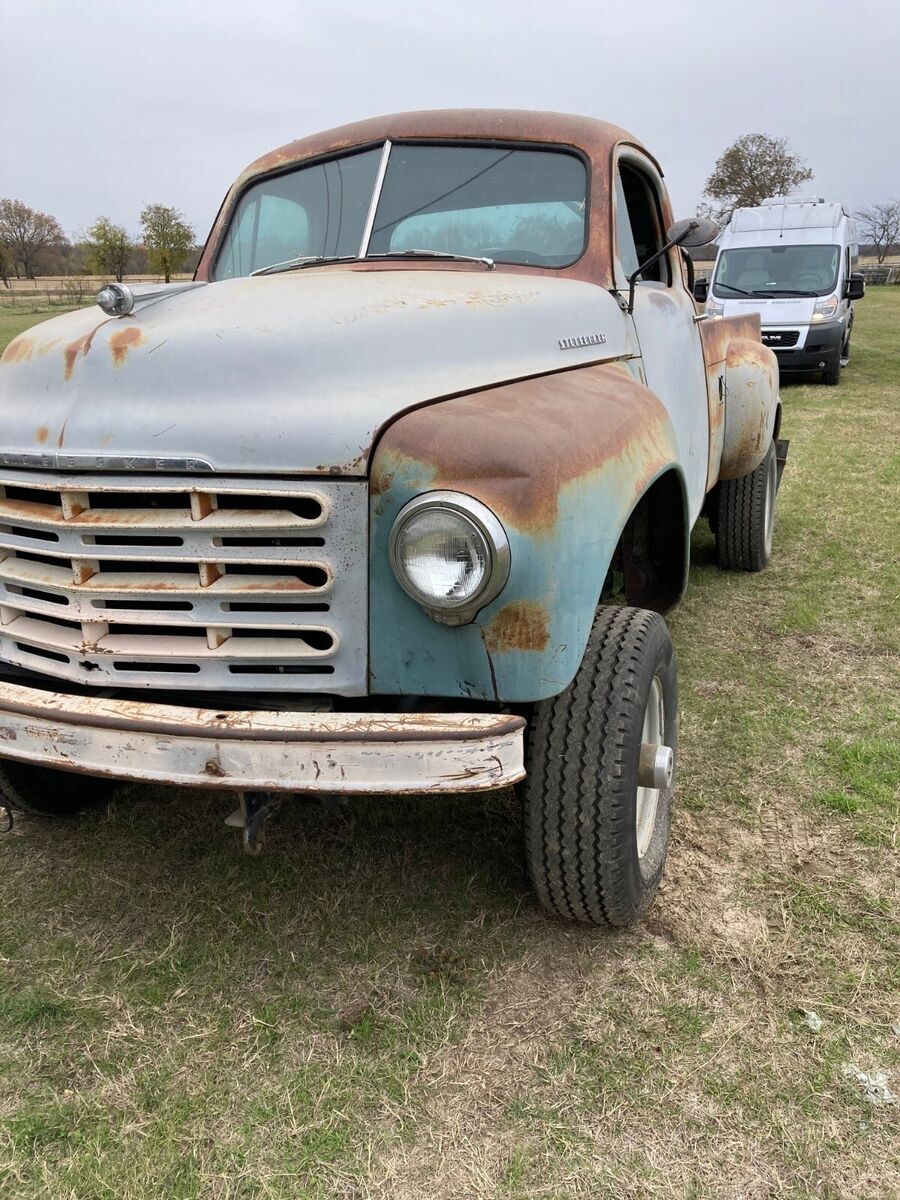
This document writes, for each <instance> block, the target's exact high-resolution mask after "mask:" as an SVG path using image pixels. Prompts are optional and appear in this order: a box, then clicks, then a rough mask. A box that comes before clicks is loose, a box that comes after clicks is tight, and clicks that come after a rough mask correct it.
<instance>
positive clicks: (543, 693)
mask: <svg viewBox="0 0 900 1200" xmlns="http://www.w3.org/2000/svg"><path fill="white" fill-rule="evenodd" d="M653 453H657V454H658V451H651V452H642V451H641V448H640V447H639V446H635V447H631V448H630V452H629V453H628V454H624V455H620V456H618V457H617V458H614V459H610V460H609V461H607V462H606V463H604V464H603V465H602V466H601V467H599V468H598V469H596V470H593V471H590V472H587V473H586V474H585V475H583V476H580V477H578V478H576V479H574V480H572V481H570V482H568V483H566V484H564V485H563V487H562V489H561V491H560V493H559V496H558V509H557V516H556V521H555V524H554V526H553V527H552V528H551V529H550V530H549V531H543V530H542V531H540V533H539V534H534V533H532V532H526V531H522V530H519V529H517V528H515V526H513V525H512V524H511V523H510V521H509V520H506V521H504V527H505V528H506V531H507V535H508V537H509V542H510V549H511V567H510V576H509V581H508V583H507V585H506V587H505V588H504V590H503V592H502V593H501V594H500V595H499V596H498V597H497V598H496V599H495V600H494V601H493V602H492V603H491V604H490V605H488V606H487V607H486V608H485V609H483V610H482V612H481V613H479V615H478V617H477V619H476V621H475V622H474V623H473V624H470V625H465V626H462V627H452V626H445V625H441V624H439V623H438V622H436V621H434V620H433V619H432V618H431V617H429V616H428V615H427V614H426V613H425V612H423V610H422V609H421V608H420V607H419V606H418V605H417V604H416V603H415V601H413V600H411V599H410V598H409V597H408V596H407V595H406V594H405V592H403V591H402V589H401V588H400V587H399V585H398V584H397V582H396V580H395V578H394V576H393V573H392V571H391V569H390V565H389V560H388V539H389V536H390V531H391V526H392V524H393V522H394V519H395V518H396V516H397V513H398V512H399V511H400V509H401V508H402V507H403V506H404V504H406V503H407V502H408V501H409V500H411V499H413V497H415V496H417V495H420V494H421V493H422V492H426V491H430V490H432V489H433V488H435V487H436V486H441V487H444V486H447V482H446V481H445V480H440V481H439V480H438V477H437V472H436V471H435V469H434V468H433V467H431V466H428V465H425V464H423V463H419V462H416V461H414V460H411V459H407V458H399V457H395V456H392V455H390V453H389V452H388V451H385V450H382V449H379V450H377V451H376V454H375V458H374V460H373V472H372V478H373V479H374V480H376V481H381V482H382V483H383V484H385V485H387V486H386V490H384V491H383V492H382V493H381V494H377V488H376V489H375V490H373V494H372V497H371V499H370V560H369V561H370V588H369V596H370V624H369V629H370V639H369V669H370V690H371V691H372V692H373V693H379V694H388V695H392V694H397V695H432V696H459V697H465V698H471V699H482V700H494V699H499V700H506V701H530V700H540V699H544V698H546V697H548V696H553V695H557V694H558V693H559V692H561V691H562V690H563V689H564V688H565V687H566V686H567V685H568V684H569V683H570V682H571V680H572V678H573V677H574V675H575V672H576V670H577V669H578V665H579V663H580V662H581V659H582V656H583V654H584V648H585V645H586V643H587V638H588V634H589V632H590V628H591V624H592V622H593V617H594V612H595V609H596V607H597V604H598V601H599V599H600V594H601V591H602V588H603V583H604V580H605V578H606V575H607V572H608V569H609V564H610V560H611V558H612V555H613V552H614V550H615V547H616V545H617V543H618V540H619V537H620V535H621V531H622V529H623V527H624V525H625V522H626V521H627V519H628V516H629V515H630V513H631V512H632V510H633V508H634V506H635V504H636V503H637V501H638V500H639V498H640V495H641V494H642V493H643V491H644V490H646V487H649V486H650V485H651V483H652V482H653V480H654V478H656V477H658V475H659V474H660V473H662V471H663V470H665V469H667V468H668V467H669V465H670V463H674V462H675V461H676V460H677V458H676V453H675V446H674V435H672V437H671V459H670V463H666V464H665V465H664V466H661V467H659V468H658V469H657V470H655V471H654V469H653V461H652V459H651V458H650V455H651V454H653ZM642 466H643V467H644V468H645V469H644V470H643V471H642V469H641V468H642ZM642 480H645V481H646V483H645V484H643V483H642V482H641V481H642ZM458 490H461V491H466V490H467V488H466V487H465V486H463V485H462V484H460V485H459V486H458ZM468 492H469V494H471V495H473V496H475V497H476V498H481V497H479V491H478V486H477V480H472V481H471V487H470V488H468ZM512 606H522V607H523V609H525V608H527V611H529V612H534V613H537V614H540V615H541V616H542V617H543V618H544V623H545V632H544V633H543V634H542V636H541V637H540V638H538V639H536V641H537V645H536V648H518V647H516V646H505V647H503V648H501V649H497V648H496V645H495V646H494V648H493V650H490V647H491V646H492V643H496V641H497V640H498V639H497V638H496V633H497V630H498V629H500V628H502V626H503V615H504V613H506V614H509V613H510V612H515V611H516V610H515V608H513V607H512ZM492 622H493V624H492ZM499 640H500V642H501V643H502V642H503V641H504V640H505V639H503V638H501V639H499Z"/></svg>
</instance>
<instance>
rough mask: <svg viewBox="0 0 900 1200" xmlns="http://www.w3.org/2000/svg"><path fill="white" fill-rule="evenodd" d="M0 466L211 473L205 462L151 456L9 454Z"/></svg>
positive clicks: (1, 456) (1, 457)
mask: <svg viewBox="0 0 900 1200" xmlns="http://www.w3.org/2000/svg"><path fill="white" fill-rule="evenodd" d="M0 466H3V467H44V468H49V469H50V470H51V471H212V470H213V467H212V464H211V463H208V462H206V461H205V460H204V459H202V458H161V457H159V456H158V455H155V454H154V455H151V454H10V453H8V452H6V451H2V452H0Z"/></svg>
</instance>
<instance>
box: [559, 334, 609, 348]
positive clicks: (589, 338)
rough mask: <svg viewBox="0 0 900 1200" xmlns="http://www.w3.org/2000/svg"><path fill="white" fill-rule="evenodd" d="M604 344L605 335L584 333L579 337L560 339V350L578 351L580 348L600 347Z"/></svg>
mask: <svg viewBox="0 0 900 1200" xmlns="http://www.w3.org/2000/svg"><path fill="white" fill-rule="evenodd" d="M605 342H606V334H605V333H585V334H582V335H581V337H571V338H560V339H559V348H560V350H580V349H581V347H582V346H602V345H603V344H604V343H605Z"/></svg>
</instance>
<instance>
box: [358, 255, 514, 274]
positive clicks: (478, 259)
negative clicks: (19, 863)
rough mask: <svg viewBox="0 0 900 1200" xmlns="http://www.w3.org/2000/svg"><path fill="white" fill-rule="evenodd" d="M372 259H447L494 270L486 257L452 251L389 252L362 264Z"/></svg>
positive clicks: (374, 256)
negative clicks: (476, 264)
mask: <svg viewBox="0 0 900 1200" xmlns="http://www.w3.org/2000/svg"><path fill="white" fill-rule="evenodd" d="M370 258H446V259H449V260H450V261H451V262H472V263H481V264H482V266H485V267H487V269H488V270H489V271H493V269H494V260H493V259H492V258H488V257H487V256H486V255H479V254H453V253H452V251H450V250H387V251H385V252H384V253H383V254H367V255H366V257H365V258H362V259H360V262H366V260H367V259H370Z"/></svg>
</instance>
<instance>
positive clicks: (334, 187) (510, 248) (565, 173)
mask: <svg viewBox="0 0 900 1200" xmlns="http://www.w3.org/2000/svg"><path fill="white" fill-rule="evenodd" d="M381 158H382V147H381V146H378V147H376V148H374V149H371V150H366V151H363V152H361V153H356V154H347V155H343V156H342V157H340V158H334V159H330V160H329V161H327V162H324V163H316V164H314V165H312V166H307V167H300V168H298V169H297V170H295V171H290V172H287V173H285V174H284V175H278V176H275V177H274V178H270V179H264V180H261V181H260V182H259V183H257V184H254V185H253V186H252V187H251V188H249V189H248V190H247V191H246V192H245V193H244V194H243V196H242V197H241V199H240V201H239V202H238V205H237V207H236V209H235V212H234V215H233V216H232V219H231V223H230V225H229V227H228V232H227V233H226V235H225V238H224V239H223V242H222V248H221V250H220V251H219V254H218V257H217V259H216V265H215V268H214V270H213V278H215V279H232V278H235V277H237V276H241V275H249V274H250V273H251V271H258V270H260V269H261V268H263V267H267V266H271V265H272V264H274V263H283V262H286V261H289V260H292V259H302V258H313V257H315V258H325V259H329V258H341V257H356V256H358V255H359V254H360V250H361V248H362V241H363V237H364V234H365V230H366V219H367V216H368V213H369V209H370V206H371V202H372V198H373V196H374V195H375V193H376V189H377V181H378V174H379V164H380V162H381ZM586 192H587V175H586V171H585V167H584V163H583V162H582V160H581V159H580V158H579V157H578V156H577V155H575V154H571V153H569V152H568V151H560V150H531V149H528V150H522V149H516V148H511V147H497V146H478V145H466V146H436V145H426V144H422V143H418V144H416V145H408V144H397V145H392V146H391V147H390V154H389V157H388V160H387V168H386V171H385V174H384V180H383V183H382V186H381V188H380V192H379V194H378V204H377V207H376V210H375V216H374V221H373V224H372V229H371V235H370V237H369V239H368V245H367V246H366V247H365V251H366V253H367V254H371V255H373V256H374V255H380V254H391V253H400V252H403V251H409V250H418V251H434V252H437V253H442V254H447V253H450V254H463V255H472V256H485V257H488V258H492V259H494V261H496V262H509V263H524V264H528V265H531V266H539V267H564V266H568V265H569V264H570V263H573V262H575V260H576V259H578V258H580V257H581V254H582V253H583V251H584V245H585V231H586V222H585V208H586Z"/></svg>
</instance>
